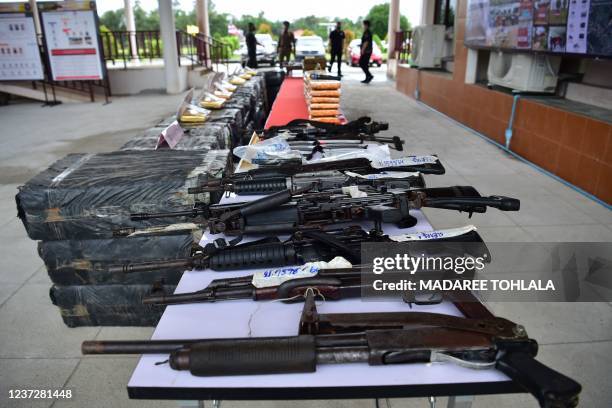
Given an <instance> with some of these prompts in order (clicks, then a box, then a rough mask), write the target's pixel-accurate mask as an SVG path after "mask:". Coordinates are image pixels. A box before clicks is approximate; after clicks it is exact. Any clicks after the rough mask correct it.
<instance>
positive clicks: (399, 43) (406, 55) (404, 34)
mask: <svg viewBox="0 0 612 408" xmlns="http://www.w3.org/2000/svg"><path fill="white" fill-rule="evenodd" d="M394 46H395V48H394V51H395V53H396V54H397V59H398V62H399V63H400V64H406V63H407V62H408V60H409V59H410V50H411V46H412V31H397V32H396V33H395V45H394Z"/></svg>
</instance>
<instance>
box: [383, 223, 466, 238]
mask: <svg viewBox="0 0 612 408" xmlns="http://www.w3.org/2000/svg"><path fill="white" fill-rule="evenodd" d="M471 231H476V227H475V226H473V225H466V226H465V227H458V228H450V229H444V230H437V231H424V232H417V233H415V234H402V235H391V236H389V238H390V239H391V240H392V241H396V242H407V241H429V240H434V239H442V238H453V237H458V236H460V235H463V234H467V233H468V232H471Z"/></svg>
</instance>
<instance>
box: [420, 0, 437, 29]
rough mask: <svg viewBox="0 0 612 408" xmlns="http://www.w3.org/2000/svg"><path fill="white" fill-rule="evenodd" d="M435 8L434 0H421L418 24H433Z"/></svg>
mask: <svg viewBox="0 0 612 408" xmlns="http://www.w3.org/2000/svg"><path fill="white" fill-rule="evenodd" d="M435 9H436V1H435V0H421V21H420V22H419V25H428V24H433V20H434V14H435Z"/></svg>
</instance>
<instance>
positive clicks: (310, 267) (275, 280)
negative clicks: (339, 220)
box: [251, 256, 353, 288]
mask: <svg viewBox="0 0 612 408" xmlns="http://www.w3.org/2000/svg"><path fill="white" fill-rule="evenodd" d="M352 266H353V265H352V264H351V263H350V262H349V261H347V260H346V259H345V258H343V257H341V256H337V257H335V258H334V259H332V260H331V261H329V262H325V261H317V262H308V263H306V264H304V265H302V266H289V267H286V268H274V269H267V270H265V271H263V272H255V273H254V274H253V279H252V281H251V283H252V284H253V286H255V287H256V288H267V287H270V286H279V285H280V284H281V283H283V282H286V281H288V280H292V279H300V278H310V277H313V276H316V275H317V274H318V273H319V271H320V270H321V269H338V268H350V267H352Z"/></svg>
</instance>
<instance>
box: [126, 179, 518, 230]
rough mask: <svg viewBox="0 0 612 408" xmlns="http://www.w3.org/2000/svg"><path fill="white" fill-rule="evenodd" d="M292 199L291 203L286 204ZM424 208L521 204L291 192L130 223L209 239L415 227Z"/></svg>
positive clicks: (463, 189) (453, 192)
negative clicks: (202, 225)
mask: <svg viewBox="0 0 612 408" xmlns="http://www.w3.org/2000/svg"><path fill="white" fill-rule="evenodd" d="M294 197H295V201H294V202H290V201H291V200H292V199H293V198H294ZM423 207H429V208H441V209H447V210H454V211H459V212H462V211H465V212H467V213H469V216H470V217H471V216H472V213H484V212H486V211H487V207H494V208H497V209H499V210H502V211H518V210H519V208H520V201H519V200H517V199H515V198H509V197H503V196H489V197H482V196H481V195H480V193H478V191H476V189H475V188H474V187H471V186H455V187H443V188H423V189H414V190H407V191H399V192H397V191H392V192H384V193H374V194H369V195H368V196H367V197H358V198H353V197H350V196H348V195H345V194H335V193H334V192H322V193H308V194H303V195H296V194H294V193H292V192H291V190H283V191H279V192H277V193H274V194H270V195H269V196H266V197H264V198H260V199H259V200H255V201H252V202H250V203H248V204H243V203H238V204H216V205H210V206H207V205H200V206H198V205H196V206H195V207H194V208H193V209H192V210H191V212H189V211H177V212H168V213H137V214H132V219H133V220H145V219H150V218H164V217H177V216H180V217H183V216H192V217H194V218H197V217H203V218H206V219H208V225H209V229H210V232H211V233H212V234H217V233H225V234H226V235H242V234H265V233H271V232H275V233H278V232H291V231H295V230H296V229H300V228H309V227H317V226H322V225H328V224H335V223H341V222H349V221H373V222H374V223H376V224H380V223H393V224H396V225H397V226H399V227H400V228H409V227H412V226H414V225H416V222H417V219H416V218H414V217H413V216H412V215H410V210H413V209H420V208H423Z"/></svg>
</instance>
